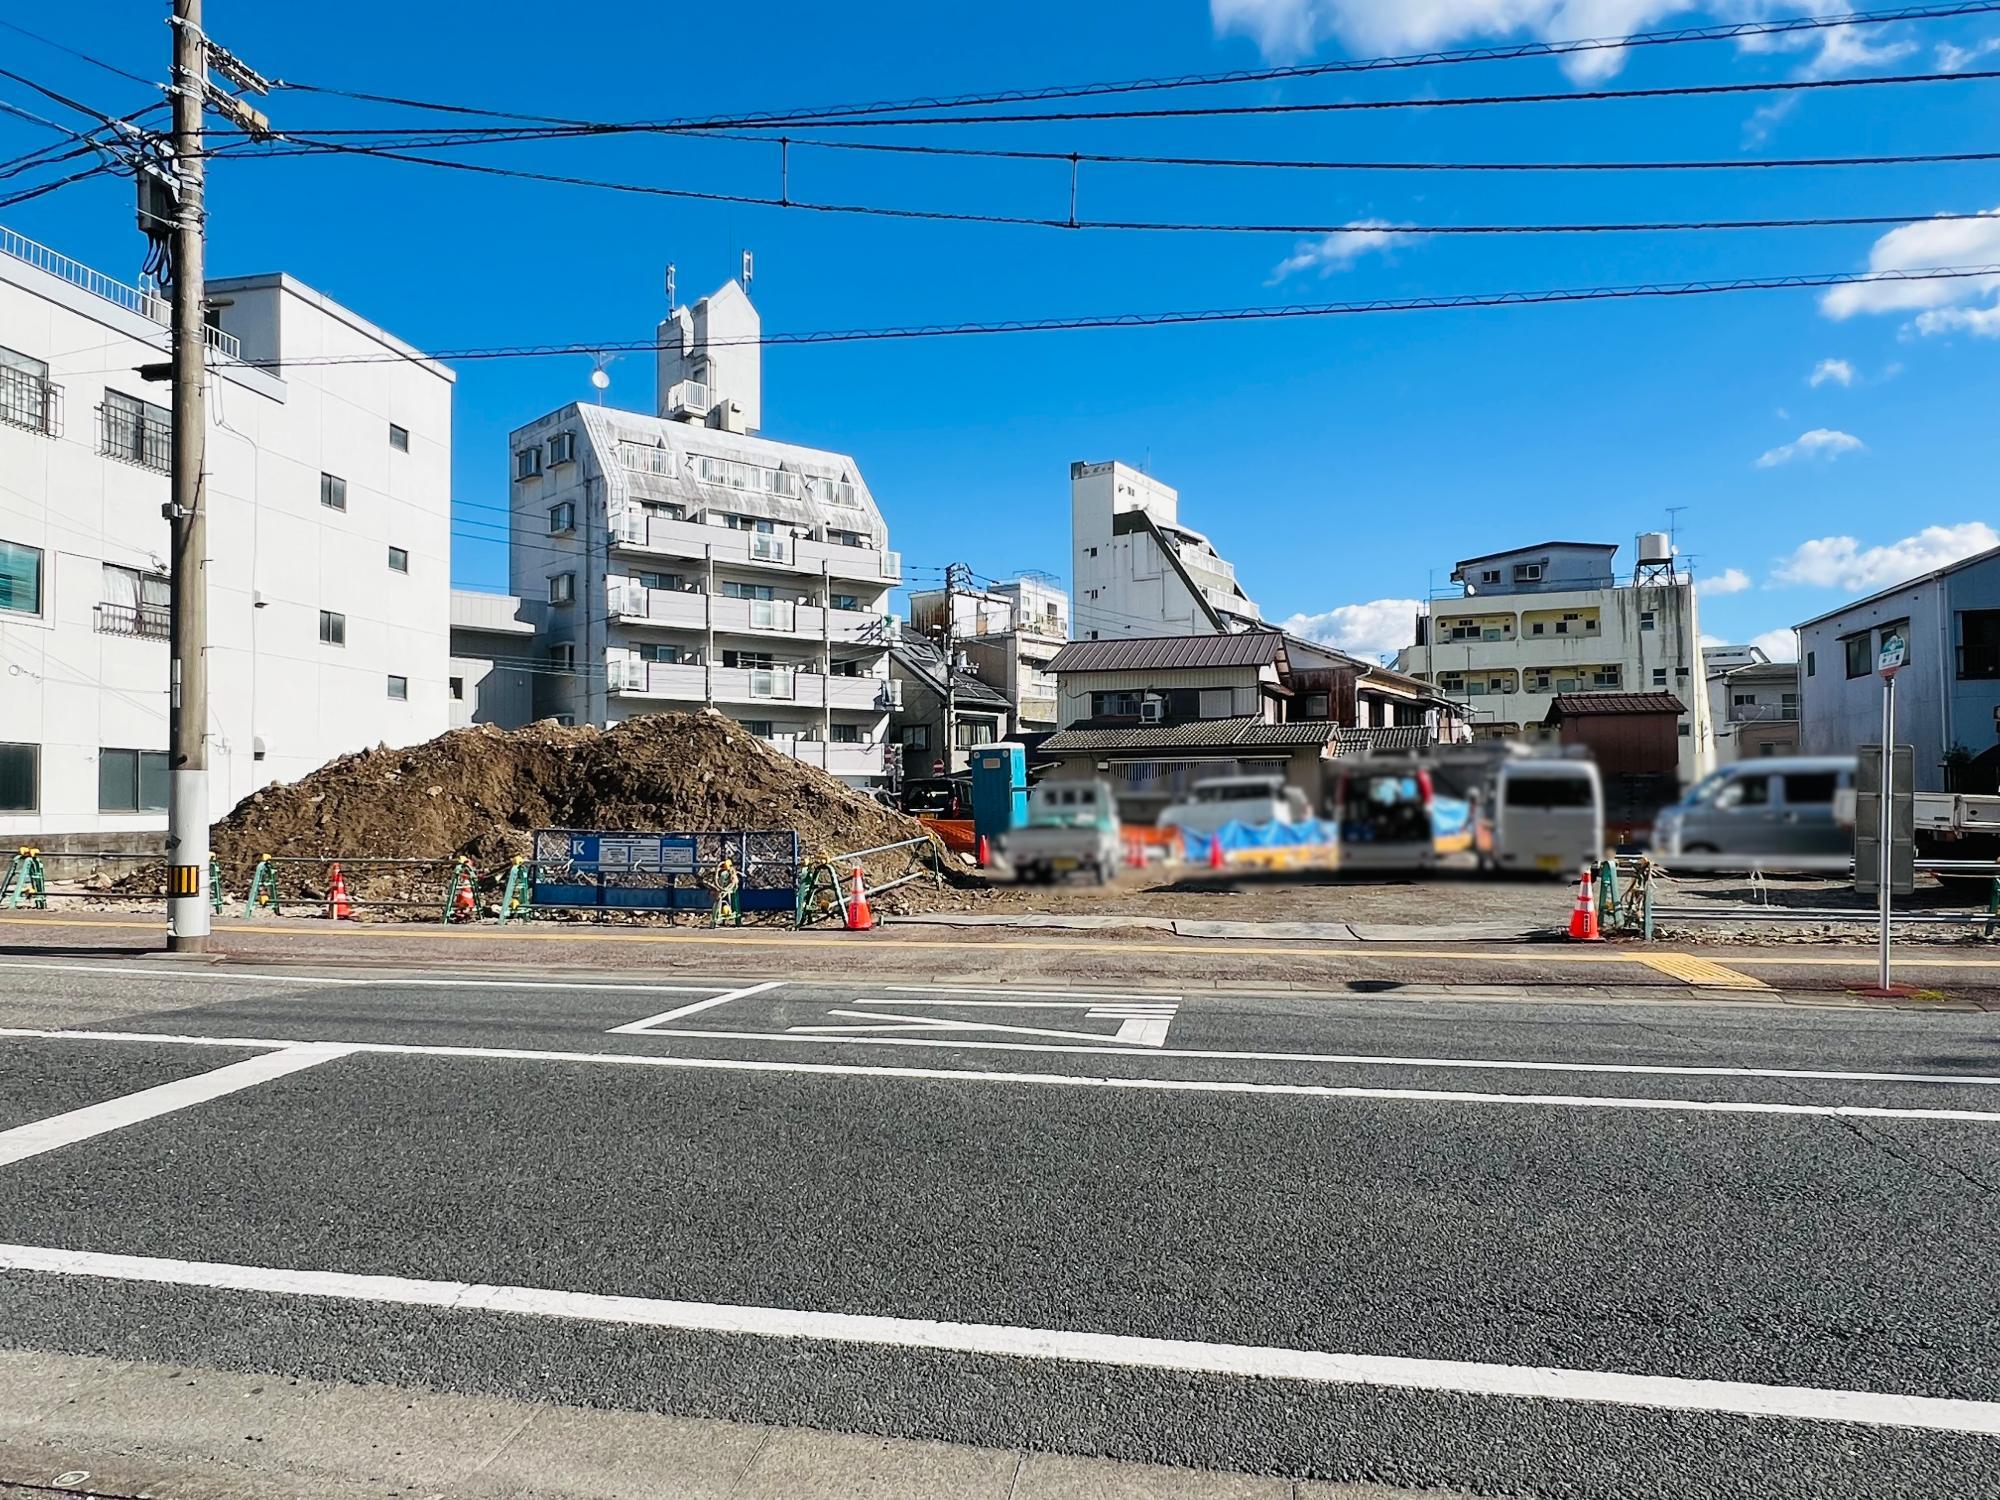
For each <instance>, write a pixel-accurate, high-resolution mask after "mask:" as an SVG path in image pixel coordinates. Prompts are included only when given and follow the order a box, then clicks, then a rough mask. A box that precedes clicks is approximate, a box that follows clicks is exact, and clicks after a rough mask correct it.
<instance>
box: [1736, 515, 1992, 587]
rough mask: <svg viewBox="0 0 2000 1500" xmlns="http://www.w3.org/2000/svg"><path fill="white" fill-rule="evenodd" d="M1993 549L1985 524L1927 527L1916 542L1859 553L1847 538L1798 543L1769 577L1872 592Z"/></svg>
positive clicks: (1912, 539)
mask: <svg viewBox="0 0 2000 1500" xmlns="http://www.w3.org/2000/svg"><path fill="white" fill-rule="evenodd" d="M1993 547H2000V531H1995V530H1994V529H1993V528H1992V527H1991V526H1989V525H1987V524H1986V523H1985V522H1984V521H1962V522H1960V523H1959V524H1958V525H1956V526H1926V527H1925V528H1924V529H1923V530H1922V531H1920V532H1918V533H1917V534H1916V535H1915V536H1906V537H1904V538H1903V539H1902V540H1901V541H1897V542H1890V543H1889V544H1888V545H1886V546H1881V547H1863V546H1862V545H1861V543H1860V542H1859V541H1857V540H1856V539H1855V538H1853V537H1851V536H1823V537H1818V538H1816V539H1814V540H1813V541H1810V542H1801V543H1799V545H1798V546H1796V547H1794V548H1793V549H1792V551H1791V553H1790V555H1788V556H1787V557H1785V558H1784V559H1783V560H1782V561H1780V562H1779V564H1778V566H1777V567H1776V568H1775V569H1773V570H1772V573H1771V577H1772V579H1773V581H1775V582H1777V583H1802V584H1807V585H1810V586H1811V587H1813V588H1824V589H1833V588H1838V589H1849V590H1857V591H1866V590H1874V589H1881V588H1887V587H1888V586H1889V585H1890V584H1892V583H1901V582H1902V581H1903V580H1904V579H1906V578H1915V577H1916V576H1917V575H1918V574H1919V573H1928V572H1930V571H1931V570H1932V569H1934V568H1942V567H1946V566H1949V565H1950V564H1952V563H1955V562H1957V561H1958V560H1959V559H1960V558H1965V557H1970V556H1972V554H1973V553H1975V552H1985V551H1987V550H1988V549H1990V548H1993Z"/></svg>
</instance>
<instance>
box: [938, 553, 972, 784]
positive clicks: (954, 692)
mask: <svg viewBox="0 0 2000 1500" xmlns="http://www.w3.org/2000/svg"><path fill="white" fill-rule="evenodd" d="M961 569H964V570H965V571H967V572H970V571H971V570H970V569H969V568H966V566H965V564H964V563H949V564H947V565H946V567H945V570H944V773H945V775H947V776H949V775H951V773H952V772H953V771H954V770H955V769H957V768H956V767H955V766H954V765H953V762H954V761H955V760H956V759H957V758H958V737H957V724H958V689H957V687H956V685H955V684H954V682H953V680H952V673H953V672H954V670H955V667H954V664H953V660H952V658H953V656H954V655H955V653H956V652H957V650H958V576H959V571H960V570H961Z"/></svg>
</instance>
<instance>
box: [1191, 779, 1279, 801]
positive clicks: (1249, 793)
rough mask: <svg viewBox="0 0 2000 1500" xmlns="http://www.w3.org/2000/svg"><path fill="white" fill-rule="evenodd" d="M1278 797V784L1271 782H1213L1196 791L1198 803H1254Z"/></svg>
mask: <svg viewBox="0 0 2000 1500" xmlns="http://www.w3.org/2000/svg"><path fill="white" fill-rule="evenodd" d="M1277 795H1278V788H1277V786H1276V784H1275V783H1273V782H1269V781H1211V782H1207V783H1205V784H1204V785H1202V786H1198V787H1196V788H1195V789H1194V800H1195V801H1197V802H1252V801H1256V800H1258V799H1260V798H1262V799H1272V798H1275V797H1276V796H1277Z"/></svg>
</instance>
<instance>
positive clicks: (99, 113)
mask: <svg viewBox="0 0 2000 1500" xmlns="http://www.w3.org/2000/svg"><path fill="white" fill-rule="evenodd" d="M0 78H8V79H12V80H13V81H14V82H15V83H18V84H20V85H21V86H22V87H23V88H30V89H33V90H34V91H35V92H36V93H38V94H40V95H41V96H42V97H43V98H44V99H48V100H52V101H53V102H55V103H57V104H60V105H62V106H63V108H65V109H73V110H75V111H76V112H77V113H78V114H80V115H89V116H90V117H91V119H93V120H95V121H97V122H98V123H99V124H100V125H109V126H110V127H111V128H112V129H113V130H117V129H118V128H120V123H121V122H120V121H118V120H117V119H115V118H114V117H112V116H111V115H107V114H106V113H104V111H103V110H101V109H92V108H91V107H90V106H89V105H88V104H84V103H82V102H81V101H79V100H76V99H72V98H71V97H70V96H69V95H67V94H60V93H57V92H56V91H55V90H54V89H52V88H49V87H48V86H47V85H45V84H40V83H37V82H35V80H34V79H32V78H28V77H25V76H23V75H22V74H20V73H14V72H10V71H8V70H7V69H6V68H0Z"/></svg>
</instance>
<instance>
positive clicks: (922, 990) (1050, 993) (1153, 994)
mask: <svg viewBox="0 0 2000 1500" xmlns="http://www.w3.org/2000/svg"><path fill="white" fill-rule="evenodd" d="M882 988H883V989H884V990H886V991H888V993H890V994H892V995H1019V996H1021V997H1022V998H1024V999H1028V1000H1179V999H1181V998H1183V997H1182V996H1180V995H1168V994H1163V993H1161V992H1160V991H1159V990H1147V991H1142V992H1141V993H1139V994H1136V995H1135V994H1131V993H1129V992H1127V993H1124V994H1120V993H1119V992H1118V991H1116V990H1015V989H1000V988H993V989H985V988H982V987H980V986H978V985H971V984H885V985H883V986H882ZM965 1003H966V1004H967V1005H991V1004H994V1003H995V1002H993V1001H990V1000H968V1001H966V1002H965ZM999 1003H1001V1004H1004V1003H1005V1002H1004V1001H1002V1002H999Z"/></svg>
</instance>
